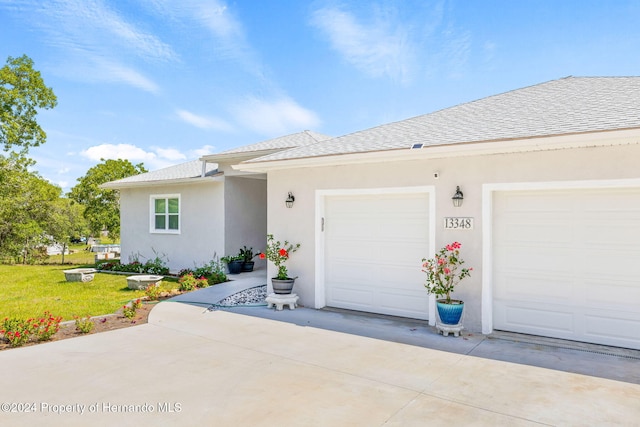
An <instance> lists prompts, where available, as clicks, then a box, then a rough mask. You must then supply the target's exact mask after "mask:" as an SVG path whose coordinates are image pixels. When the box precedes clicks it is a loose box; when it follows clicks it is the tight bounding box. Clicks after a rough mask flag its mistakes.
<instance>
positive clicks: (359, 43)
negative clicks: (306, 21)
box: [311, 7, 416, 83]
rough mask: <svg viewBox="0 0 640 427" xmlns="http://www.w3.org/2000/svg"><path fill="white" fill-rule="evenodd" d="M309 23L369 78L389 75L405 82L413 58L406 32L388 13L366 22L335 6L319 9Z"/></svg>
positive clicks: (412, 65) (412, 47)
mask: <svg viewBox="0 0 640 427" xmlns="http://www.w3.org/2000/svg"><path fill="white" fill-rule="evenodd" d="M311 23H312V25H314V26H315V27H316V28H318V29H319V30H320V31H321V32H322V33H324V35H326V36H327V37H328V39H329V42H330V44H331V46H332V48H333V49H335V50H336V51H338V52H339V53H340V54H341V55H342V56H343V57H344V58H345V59H346V60H347V62H349V63H351V64H352V65H353V66H355V67H356V68H358V69H360V70H361V71H363V72H364V73H366V74H368V75H370V76H372V77H382V76H385V77H389V78H391V79H393V80H395V81H399V82H402V83H407V82H408V81H409V80H410V78H411V76H410V75H411V70H412V68H413V67H414V65H415V64H414V62H415V60H416V58H415V56H416V55H415V53H414V50H415V48H414V46H413V45H412V43H411V41H410V39H409V31H408V29H407V28H405V27H404V26H403V25H402V24H401V23H400V22H397V20H395V19H392V17H391V16H389V14H385V15H378V16H376V17H375V18H374V19H373V21H372V22H371V23H368V24H365V23H362V22H360V21H358V19H356V17H355V16H354V15H353V14H351V13H349V12H346V11H344V10H342V9H340V8H337V7H327V8H322V9H318V10H316V11H315V12H314V13H313V16H312V20H311Z"/></svg>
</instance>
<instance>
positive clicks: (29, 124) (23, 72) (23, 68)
mask: <svg viewBox="0 0 640 427" xmlns="http://www.w3.org/2000/svg"><path fill="white" fill-rule="evenodd" d="M56 104H57V98H56V96H55V94H54V93H53V90H52V89H51V88H48V87H47V86H45V84H44V80H42V77H41V76H40V72H39V71H36V70H34V69H33V60H31V58H29V57H28V56H26V55H23V56H21V57H20V58H12V57H11V56H10V57H9V58H8V59H7V64H6V65H5V66H4V67H2V68H0V144H3V145H4V150H5V151H9V150H10V149H11V148H12V147H13V146H16V147H22V150H21V151H23V152H27V151H28V149H29V147H31V146H33V147H36V146H38V145H40V144H42V143H44V142H45V140H46V138H47V135H46V133H45V132H44V130H42V128H41V127H40V125H38V122H36V115H37V114H38V110H37V109H38V108H44V109H49V108H53V107H55V106H56Z"/></svg>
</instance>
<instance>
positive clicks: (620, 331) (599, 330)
mask: <svg viewBox="0 0 640 427" xmlns="http://www.w3.org/2000/svg"><path fill="white" fill-rule="evenodd" d="M585 325H586V330H585V335H586V336H589V337H593V339H594V340H595V339H600V340H602V339H608V338H609V337H615V338H616V339H618V340H620V341H623V342H625V343H626V344H627V345H626V346H627V347H633V344H634V341H635V340H636V336H635V334H634V333H633V332H632V331H637V330H638V329H640V318H629V317H626V318H625V317H621V316H619V317H614V318H611V317H602V316H597V315H587V316H585Z"/></svg>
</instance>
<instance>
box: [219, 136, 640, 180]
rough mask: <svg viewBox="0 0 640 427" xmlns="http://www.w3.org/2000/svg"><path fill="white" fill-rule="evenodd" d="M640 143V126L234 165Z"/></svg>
mask: <svg viewBox="0 0 640 427" xmlns="http://www.w3.org/2000/svg"><path fill="white" fill-rule="evenodd" d="M628 144H640V129H625V130H616V131H600V132H589V133H579V134H571V135H559V136H544V137H532V138H525V139H512V140H500V141H480V142H467V143H459V144H450V145H434V146H425V147H423V148H420V149H413V150H411V149H408V148H407V149H404V148H402V149H390V150H384V151H372V152H371V151H370V152H365V153H346V154H333V155H325V156H318V157H303V158H297V159H283V160H273V161H264V162H260V161H257V162H250V163H240V164H236V165H232V166H231V167H232V168H233V169H236V170H242V171H247V172H249V171H253V172H267V171H269V170H277V169H292V168H300V167H312V166H333V165H344V164H357V163H378V162H388V161H402V160H420V159H438V158H446V157H462V156H477V155H491V154H508V153H522V152H531V151H549V150H561V149H570V148H585V147H599V146H609V145H628Z"/></svg>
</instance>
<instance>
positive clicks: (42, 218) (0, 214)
mask: <svg viewBox="0 0 640 427" xmlns="http://www.w3.org/2000/svg"><path fill="white" fill-rule="evenodd" d="M32 165H33V161H32V160H29V159H27V158H26V157H24V156H22V155H20V154H17V153H11V154H10V155H9V156H8V157H3V156H0V183H1V185H0V259H9V260H12V261H21V262H23V263H24V262H31V261H33V260H34V259H35V258H37V255H38V253H39V252H40V251H41V250H42V248H43V247H44V246H45V245H46V244H47V243H49V236H50V234H49V232H48V228H49V223H50V219H51V213H52V211H53V207H54V204H55V203H56V202H57V200H58V198H59V197H60V195H61V193H62V190H61V189H60V187H57V186H55V185H53V184H51V183H50V182H48V181H47V180H45V179H43V178H42V177H40V176H39V175H38V174H37V173H35V172H30V171H29V170H28V167H29V166H32Z"/></svg>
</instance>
